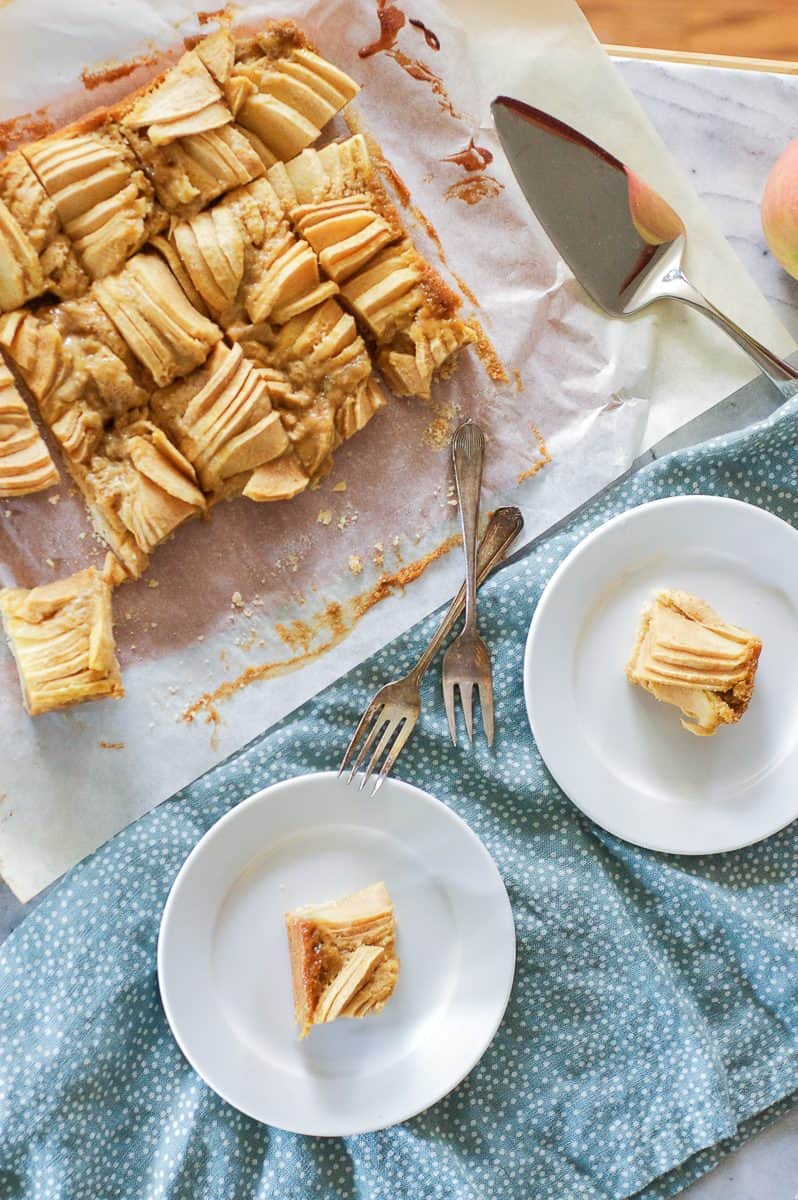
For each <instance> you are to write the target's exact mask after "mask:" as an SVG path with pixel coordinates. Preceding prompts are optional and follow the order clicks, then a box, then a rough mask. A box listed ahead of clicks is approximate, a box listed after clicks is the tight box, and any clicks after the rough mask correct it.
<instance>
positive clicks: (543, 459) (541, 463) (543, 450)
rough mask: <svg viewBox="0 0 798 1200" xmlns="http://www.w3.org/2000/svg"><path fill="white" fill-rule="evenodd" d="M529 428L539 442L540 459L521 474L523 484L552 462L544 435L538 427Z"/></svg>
mask: <svg viewBox="0 0 798 1200" xmlns="http://www.w3.org/2000/svg"><path fill="white" fill-rule="evenodd" d="M516 374H517V372H516ZM519 381H520V376H519ZM519 390H520V389H519ZM529 428H530V429H531V430H532V432H533V434H534V435H535V440H536V442H537V447H536V448H537V452H538V455H539V456H540V457H539V458H538V460H537V462H534V463H533V464H532V466H531V467H529V468H528V470H526V471H522V472H521V474H520V475H519V476H518V483H523V482H524V480H526V479H531V478H532V476H533V475H537V473H538V471H541V470H542V469H543V468H544V467H545V466H546V464H547V463H550V462H551V455H550V454H549V451H548V447H547V446H546V443H545V441H544V440H543V434H542V433H541V432H540V430H539V429H538V427H537V425H533V424H530V426H529Z"/></svg>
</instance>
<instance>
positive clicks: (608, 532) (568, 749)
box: [524, 496, 798, 854]
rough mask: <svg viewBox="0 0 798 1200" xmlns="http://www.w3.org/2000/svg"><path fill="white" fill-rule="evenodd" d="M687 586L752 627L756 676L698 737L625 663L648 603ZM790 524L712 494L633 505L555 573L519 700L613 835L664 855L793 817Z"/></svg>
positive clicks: (796, 805) (795, 568)
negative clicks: (735, 705)
mask: <svg viewBox="0 0 798 1200" xmlns="http://www.w3.org/2000/svg"><path fill="white" fill-rule="evenodd" d="M661 588H684V589H685V590H687V591H689V592H694V593H695V594H696V595H698V596H701V597H702V598H703V599H704V600H707V601H708V602H709V604H711V605H712V606H713V607H715V608H717V610H718V612H719V613H720V615H721V616H722V617H723V618H724V619H725V620H727V621H729V622H731V623H732V624H735V625H742V626H743V627H744V628H747V629H750V630H752V631H753V632H754V633H756V634H758V635H759V636H760V637H761V638H762V642H763V649H762V655H761V658H760V661H759V669H758V672H757V677H756V688H755V692H754V696H753V699H752V701H751V704H750V705H749V708H748V711H747V712H746V713H745V714H744V715H743V717H742V719H741V720H740V722H739V723H738V724H736V725H731V726H726V727H722V728H721V729H719V730H718V732H717V733H716V734H715V735H714V736H713V737H709V738H700V737H696V736H695V735H693V734H690V733H687V732H685V730H684V729H682V727H681V725H680V721H679V718H680V713H679V711H678V709H676V708H674V707H672V706H671V705H666V704H661V703H659V701H657V700H655V699H654V697H653V696H651V695H649V694H647V693H646V692H645V691H644V690H643V689H642V688H639V687H633V686H631V685H630V684H629V683H628V682H627V680H626V677H625V675H624V668H625V665H626V662H627V660H628V658H629V656H630V654H631V652H632V648H633V646H634V641H635V635H636V631H637V625H638V621H639V618H640V613H641V610H642V608H643V606H644V604H645V603H646V602H647V601H648V600H650V599H651V597H652V596H653V594H654V593H655V592H656V591H658V590H659V589H661ZM797 604H798V533H796V531H795V530H794V529H793V528H792V527H791V526H790V525H787V524H786V522H784V521H781V520H779V518H778V517H774V516H772V515H771V514H770V513H767V512H764V511H763V510H762V509H759V508H755V507H754V506H753V505H750V504H743V503H742V502H740V501H738V500H726V499H722V498H719V497H715V496H677V497H674V498H672V499H668V500H657V501H654V502H653V503H651V504H644V505H642V506H641V507H640V508H634V509H632V510H631V511H630V512H627V513H624V514H622V515H621V516H619V517H616V518H615V519H614V520H611V521H608V522H607V524H606V525H602V526H601V528H600V529H597V530H595V531H594V532H593V533H592V534H591V535H590V536H589V537H587V538H585V540H584V541H583V542H581V543H580V544H579V545H578V546H577V547H576V549H574V550H573V551H572V552H571V553H570V554H569V555H568V557H567V558H566V559H565V561H564V562H563V563H562V564H561V565H560V567H559V568H558V569H557V571H555V573H554V575H553V576H552V578H551V580H550V581H549V584H548V586H547V588H546V590H545V592H544V594H543V596H542V598H541V601H540V603H539V605H538V607H537V610H536V612H535V616H534V618H533V621H532V625H531V628H530V630H529V638H528V640H527V646H526V657H525V661H524V691H525V694H526V703H527V712H528V714H529V721H530V724H531V726H532V732H533V733H534V735H535V740H536V742H537V745H538V748H539V750H540V753H541V755H542V756H543V759H544V761H545V763H546V765H547V766H548V768H549V770H550V771H551V773H552V775H553V776H554V778H555V779H556V780H557V782H558V783H559V785H560V787H561V788H562V789H563V791H564V792H566V794H567V795H568V796H570V798H571V799H572V800H573V802H574V804H576V805H577V806H578V807H579V808H581V809H582V811H583V812H585V813H586V814H587V815H588V816H589V817H591V818H592V820H594V821H596V822H597V823H598V824H599V825H602V826H603V827H604V828H605V829H607V830H609V831H610V832H611V833H614V834H617V835H618V836H619V837H622V838H626V840H627V841H630V842H635V843H636V844H637V845H639V846H647V847H650V848H651V849H653V850H664V851H668V852H671V853H674V854H712V853H718V852H719V851H722V850H733V849H736V848H738V847H740V846H747V845H749V844H750V843H752V842H757V841H760V840H761V839H762V838H765V837H769V836H770V835H771V834H772V833H775V832H776V831H777V830H779V829H781V828H783V826H785V825H787V824H788V823H789V822H790V821H792V820H793V819H794V818H795V817H797V816H798V675H797V674H796V667H797V666H798V607H796V605H797Z"/></svg>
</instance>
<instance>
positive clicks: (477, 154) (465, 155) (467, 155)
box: [441, 137, 493, 171]
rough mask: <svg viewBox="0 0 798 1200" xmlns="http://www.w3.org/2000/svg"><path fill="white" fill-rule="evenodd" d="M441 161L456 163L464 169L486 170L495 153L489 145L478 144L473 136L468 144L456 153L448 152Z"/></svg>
mask: <svg viewBox="0 0 798 1200" xmlns="http://www.w3.org/2000/svg"><path fill="white" fill-rule="evenodd" d="M441 162H450V163H456V164H457V166H458V167H462V168H463V170H464V171H484V170H485V167H487V166H489V165H490V163H492V162H493V155H492V153H491V152H490V150H488V148H487V146H478V145H477V144H476V142H475V141H474V139H473V137H471V138H469V139H468V145H467V146H465V147H464V149H462V150H458V151H457V152H456V153H455V154H447V155H446V157H445V158H442V159H441Z"/></svg>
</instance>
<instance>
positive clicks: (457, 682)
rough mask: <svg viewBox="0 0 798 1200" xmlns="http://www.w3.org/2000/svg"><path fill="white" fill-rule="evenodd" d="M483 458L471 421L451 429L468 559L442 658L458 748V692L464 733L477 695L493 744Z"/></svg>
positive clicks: (448, 710)
mask: <svg viewBox="0 0 798 1200" xmlns="http://www.w3.org/2000/svg"><path fill="white" fill-rule="evenodd" d="M484 456H485V435H484V434H483V432H482V430H481V429H480V427H479V426H478V425H477V424H475V422H474V421H472V420H470V419H469V420H468V421H464V422H463V424H462V425H459V426H458V428H457V429H456V430H455V431H454V437H453V438H452V462H453V463H454V482H455V485H456V487H457V500H458V503H459V505H460V526H461V528H462V530H463V550H464V552H465V561H466V602H465V622H464V624H463V631H462V633H461V634H460V635H459V636H458V637H456V638H455V640H454V641H453V642H452V644H451V646H450V647H449V649H448V650H447V651H446V654H445V655H444V659H443V703H444V705H445V707H446V717H447V720H448V722H449V733H450V734H451V735H452V742H453V744H454V745H455V746H456V745H457V719H456V717H455V711H454V707H455V706H454V689H455V687H459V689H460V701H461V703H462V705H463V717H464V718H465V727H466V732H467V733H468V740H469V742H473V740H474V720H473V715H472V701H473V692H474V688H475V687H476V688H477V690H478V692H479V705H480V709H481V712H482V727H483V729H484V730H485V737H486V738H487V739H488V745H489V746H492V745H493V676H492V672H491V665H490V652H489V650H488V647H487V646H486V645H485V643H484V642H483V640H482V638H481V637H480V636H479V634H478V633H477V570H476V562H477V522H478V520H479V493H480V490H481V487H482V460H483V458H484Z"/></svg>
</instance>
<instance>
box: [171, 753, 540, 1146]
mask: <svg viewBox="0 0 798 1200" xmlns="http://www.w3.org/2000/svg"><path fill="white" fill-rule="evenodd" d="M339 778H340V775H339V774H338V772H336V771H332V770H328V771H309V772H304V773H300V774H299V775H292V776H288V777H286V778H285V779H281V780H277V781H276V782H274V783H271V784H268V785H267V786H266V787H263V788H260V789H259V790H258V791H257V792H253V793H252V794H251V795H249V796H246V797H245V798H244V799H243V800H241V801H239V802H238V803H237V804H234V805H233V807H232V808H230V809H228V811H227V812H226V813H223V814H222V816H221V817H219V819H218V820H217V821H214V823H213V824H212V825H211V826H210V827H209V828H208V829H206V831H205V832H204V833H203V835H202V837H201V838H199V840H198V841H197V842H196V843H195V844H194V845H193V846H192V848H191V850H190V851H189V853H188V854H187V855H186V857H185V859H184V860H183V862H182V863H181V865H180V869H179V870H178V872H177V874H176V876H175V878H174V880H173V882H172V885H171V887H170V889H169V893H168V895H167V898H166V901H165V902H164V905H163V909H162V911H161V920H160V923H159V926H158V940H157V946H156V974H157V982H158V993H159V996H160V998H161V1005H162V1008H163V1011H164V1016H165V1018H166V1023H167V1026H168V1028H169V1032H170V1034H171V1036H172V1037H173V1038H174V1040H175V1042H176V1044H177V1046H178V1048H179V1050H180V1052H181V1054H182V1055H183V1057H184V1058H185V1060H186V1062H187V1063H188V1064H189V1066H190V1067H191V1069H192V1070H193V1071H194V1072H195V1073H196V1074H197V1075H198V1076H199V1077H200V1079H202V1081H203V1083H205V1085H206V1086H207V1087H209V1088H210V1089H211V1091H213V1092H214V1093H215V1094H216V1095H218V1096H219V1097H220V1098H221V1099H222V1100H224V1101H225V1103H226V1104H229V1105H230V1106H231V1107H232V1108H234V1109H235V1110H236V1111H238V1112H241V1113H243V1114H244V1115H245V1116H248V1117H250V1118H251V1119H252V1120H255V1121H258V1122H259V1123H260V1124H263V1125H267V1126H269V1127H271V1128H274V1129H282V1130H283V1131H284V1132H287V1133H292V1134H296V1135H298V1136H303V1137H322V1138H328V1137H356V1136H359V1135H361V1134H366V1133H375V1132H379V1131H381V1130H384V1129H391V1128H394V1127H395V1126H397V1125H401V1124H403V1123H404V1122H405V1121H409V1120H411V1119H412V1118H413V1117H416V1116H419V1115H420V1114H421V1113H424V1112H426V1111H427V1110H428V1109H430V1108H432V1107H433V1106H434V1105H436V1104H439V1103H440V1101H441V1100H443V1099H445V1097H446V1096H448V1095H449V1094H450V1093H451V1092H452V1091H454V1089H455V1088H456V1087H459V1085H460V1084H461V1083H462V1082H463V1080H464V1079H466V1078H467V1076H468V1075H470V1073H471V1072H472V1071H473V1070H474V1068H475V1067H476V1066H477V1064H478V1063H479V1062H480V1061H481V1059H482V1058H483V1057H484V1055H485V1054H486V1053H487V1051H488V1050H489V1048H490V1046H491V1043H492V1042H493V1040H494V1038H495V1037H496V1034H497V1033H498V1031H499V1028H500V1027H501V1024H502V1022H503V1020H504V1017H505V1015H506V1012H507V1007H508V1005H509V1002H510V997H511V995H512V990H513V987H514V984H515V974H516V966H517V959H518V938H517V932H516V928H515V916H514V913H513V908H512V904H511V903H510V897H509V894H508V891H507V885H506V883H505V881H504V878H503V876H502V873H501V871H500V870H499V868H498V866H497V865H496V862H495V861H494V859H493V856H492V855H491V853H490V851H489V850H488V848H487V846H486V845H485V844H484V842H483V841H482V839H481V838H480V837H479V836H478V835H477V834H476V833H475V831H474V830H473V829H472V828H471V826H470V825H469V824H468V822H467V821H466V820H465V819H464V818H463V817H461V816H460V814H459V813H458V812H456V811H455V810H454V809H453V808H451V807H450V805H448V804H445V803H444V802H443V801H442V800H439V799H438V798H437V796H434V795H433V794H432V793H431V792H427V791H425V790H424V789H423V788H420V787H418V786H416V785H415V784H412V783H407V782H406V781H405V780H402V779H398V778H395V777H390V778H389V779H388V780H386V782H387V783H391V784H395V785H398V786H399V787H400V788H401V789H403V790H408V791H410V792H412V793H414V794H415V795H416V796H417V798H419V799H420V800H421V802H422V803H424V804H427V805H431V806H435V807H438V806H439V807H440V808H442V809H445V810H446V813H447V816H448V818H449V819H450V820H452V821H453V822H454V823H455V824H456V825H457V826H459V827H460V829H461V832H464V833H465V835H466V836H467V837H468V838H469V839H470V840H471V841H472V842H473V843H474V845H475V847H476V848H477V850H478V851H479V853H480V854H481V855H482V857H483V859H484V860H485V862H486V865H488V866H489V868H490V869H492V871H493V872H494V873H495V876H496V879H497V881H498V883H499V885H500V886H499V889H498V890H497V902H498V904H499V905H500V908H501V920H502V921H503V922H505V923H506V932H507V934H508V937H509V943H510V945H509V949H510V954H509V956H508V965H507V978H506V982H505V986H504V989H503V993H502V996H501V1002H500V1004H499V1006H498V1011H497V1015H496V1017H495V1020H493V1021H492V1022H491V1025H490V1028H489V1030H486V1032H485V1034H484V1035H483V1037H481V1038H480V1039H479V1043H478V1046H477V1048H476V1050H475V1051H474V1052H473V1053H472V1054H469V1055H468V1056H467V1058H466V1059H464V1066H463V1067H462V1069H461V1068H460V1067H458V1069H457V1078H456V1079H454V1080H453V1081H448V1080H447V1082H446V1084H445V1086H444V1087H443V1089H442V1090H440V1091H439V1092H438V1091H436V1093H435V1095H434V1096H432V1097H431V1098H429V1099H428V1100H425V1101H424V1103H423V1104H422V1105H421V1106H420V1107H418V1106H417V1105H416V1104H415V1103H414V1104H413V1106H412V1108H411V1110H410V1111H409V1112H407V1113H405V1114H404V1115H402V1116H398V1117H396V1118H395V1119H391V1121H390V1123H389V1124H386V1123H385V1122H384V1121H379V1120H377V1121H372V1122H367V1123H366V1124H363V1125H359V1126H358V1127H357V1128H356V1129H352V1130H347V1131H345V1132H344V1131H342V1130H340V1129H335V1130H324V1129H322V1130H318V1129H313V1130H311V1129H288V1128H287V1127H286V1126H285V1125H278V1124H276V1123H275V1122H272V1121H267V1120H265V1119H264V1118H263V1117H262V1116H260V1115H259V1114H258V1113H255V1112H252V1111H250V1109H248V1108H245V1107H242V1106H241V1105H240V1104H239V1103H237V1102H236V1101H235V1100H233V1099H231V1098H230V1096H229V1095H227V1094H226V1091H225V1089H223V1088H219V1087H217V1085H216V1084H215V1083H213V1082H211V1080H210V1079H209V1078H208V1077H207V1075H206V1074H205V1073H204V1072H203V1071H202V1070H200V1068H199V1067H198V1066H197V1064H196V1062H195V1061H194V1058H193V1056H192V1054H191V1053H190V1050H189V1048H188V1047H187V1046H186V1045H185V1044H184V1042H183V1039H182V1038H181V1036H180V1032H179V1021H178V1022H177V1023H176V1022H175V1021H174V1010H173V1008H172V1005H171V1002H170V999H169V995H168V991H169V989H168V985H166V986H165V985H164V982H163V980H164V976H165V974H167V973H168V972H167V971H165V954H166V951H165V948H164V947H165V944H166V937H165V934H166V930H167V928H168V924H169V920H170V917H171V914H172V912H173V909H174V907H175V905H176V903H177V902H178V897H179V894H180V891H181V888H182V886H183V882H184V880H185V879H186V878H187V876H188V875H189V874H190V872H191V870H192V867H193V862H194V860H195V858H196V856H198V854H199V851H200V847H202V846H204V845H205V843H206V842H207V841H208V840H209V839H210V840H213V835H215V834H216V833H217V831H218V830H219V829H220V827H222V826H226V825H227V824H229V823H231V822H233V821H234V820H235V819H236V818H237V817H238V816H239V813H240V812H241V811H242V810H244V809H249V808H252V807H254V806H256V805H258V804H261V803H263V801H264V799H265V798H266V797H267V796H268V795H269V794H270V793H272V792H274V791H277V790H279V789H282V788H285V787H287V786H291V785H298V784H303V783H307V782H308V781H316V780H327V781H335V780H338V779H339ZM233 882H234V880H231V881H230V885H231V886H232V884H233Z"/></svg>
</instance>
